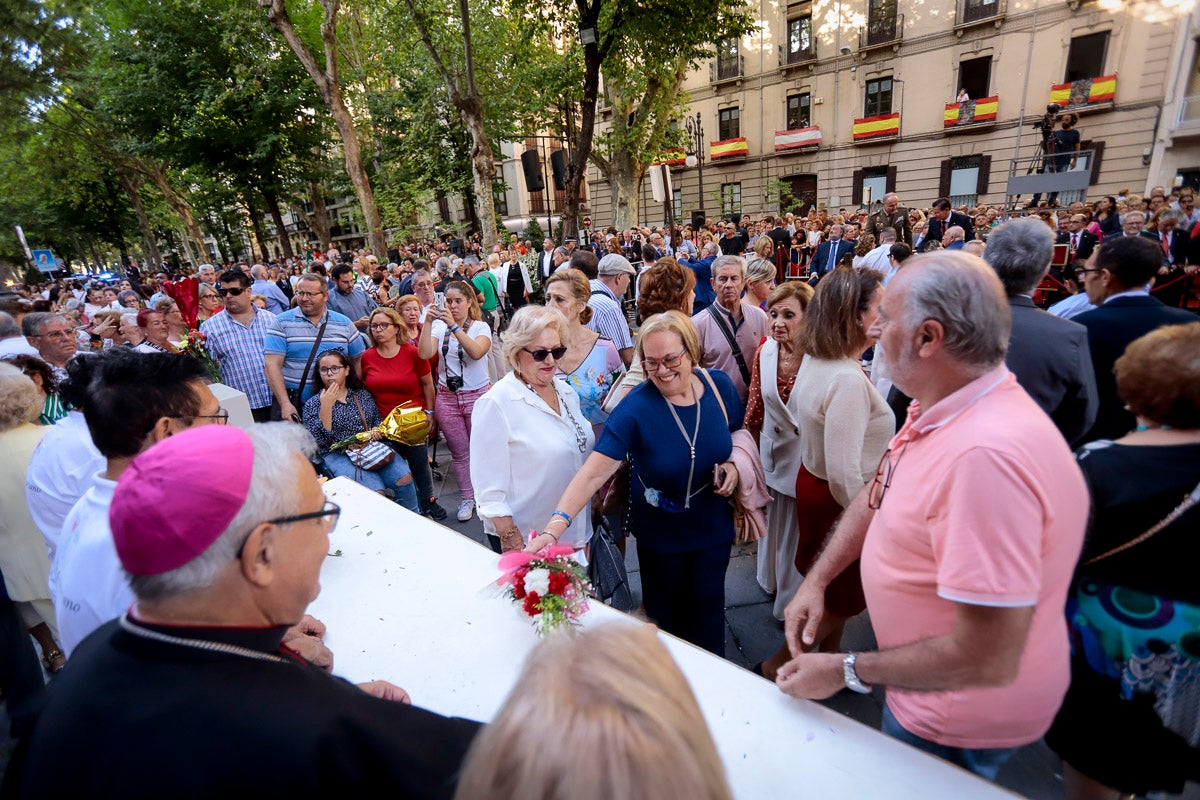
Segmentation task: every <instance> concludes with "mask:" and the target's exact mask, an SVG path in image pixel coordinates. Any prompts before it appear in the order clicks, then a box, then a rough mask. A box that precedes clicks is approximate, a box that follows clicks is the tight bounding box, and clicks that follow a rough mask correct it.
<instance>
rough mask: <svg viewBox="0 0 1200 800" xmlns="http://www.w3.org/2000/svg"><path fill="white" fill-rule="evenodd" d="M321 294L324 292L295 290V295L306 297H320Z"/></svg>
mask: <svg viewBox="0 0 1200 800" xmlns="http://www.w3.org/2000/svg"><path fill="white" fill-rule="evenodd" d="M323 294H325V293H324V292H296V297H302V298H306V299H307V298H309V297H320V296H321V295H323Z"/></svg>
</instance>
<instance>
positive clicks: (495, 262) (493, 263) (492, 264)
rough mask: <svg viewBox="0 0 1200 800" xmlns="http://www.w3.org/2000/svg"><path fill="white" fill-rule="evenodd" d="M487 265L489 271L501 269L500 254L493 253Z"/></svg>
mask: <svg viewBox="0 0 1200 800" xmlns="http://www.w3.org/2000/svg"><path fill="white" fill-rule="evenodd" d="M487 265H488V269H496V268H497V267H499V266H500V254H499V253H492V254H491V255H490V256H488V257H487Z"/></svg>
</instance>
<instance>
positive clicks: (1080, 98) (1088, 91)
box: [1050, 75, 1117, 106]
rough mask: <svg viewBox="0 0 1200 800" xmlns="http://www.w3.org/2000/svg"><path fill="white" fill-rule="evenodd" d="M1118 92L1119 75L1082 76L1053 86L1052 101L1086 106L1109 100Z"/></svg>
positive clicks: (1051, 88)
mask: <svg viewBox="0 0 1200 800" xmlns="http://www.w3.org/2000/svg"><path fill="white" fill-rule="evenodd" d="M1116 94H1117V76H1116V75H1102V76H1101V77H1099V78H1080V79H1079V80H1077V81H1074V82H1072V83H1060V84H1056V85H1055V86H1051V87H1050V102H1051V103H1058V104H1059V105H1060V106H1086V105H1091V104H1092V103H1105V102H1109V101H1111V100H1112V99H1113V97H1115V96H1116Z"/></svg>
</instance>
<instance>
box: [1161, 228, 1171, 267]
mask: <svg viewBox="0 0 1200 800" xmlns="http://www.w3.org/2000/svg"><path fill="white" fill-rule="evenodd" d="M1162 249H1163V258H1164V259H1166V260H1167V262H1168V263H1170V261H1171V232H1170V231H1164V232H1163V235H1162Z"/></svg>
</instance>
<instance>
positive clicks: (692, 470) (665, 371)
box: [526, 311, 742, 655]
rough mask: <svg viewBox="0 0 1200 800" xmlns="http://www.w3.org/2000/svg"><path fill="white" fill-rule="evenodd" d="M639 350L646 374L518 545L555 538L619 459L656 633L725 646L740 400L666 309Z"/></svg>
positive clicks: (646, 327)
mask: <svg viewBox="0 0 1200 800" xmlns="http://www.w3.org/2000/svg"><path fill="white" fill-rule="evenodd" d="M637 346H638V354H639V355H640V356H641V361H642V366H643V367H644V368H645V370H646V374H647V375H648V377H649V380H648V381H646V382H645V383H643V384H641V385H639V386H638V387H636V388H635V389H633V390H632V391H631V392H630V393H629V394H628V395H627V396H626V397H625V398H624V399H623V400H622V401H621V404H620V405H618V406H617V407H616V409H615V410H614V411H613V413H612V415H611V416H610V417H609V418H608V422H607V423H606V425H605V428H604V432H603V434H601V436H600V440H599V441H598V442H597V443H596V448H595V450H594V451H593V452H592V454H591V455H590V456H588V459H587V461H586V462H584V465H583V469H582V470H580V472H579V473H578V474H577V475H576V476H575V478H574V479H573V480H572V481H571V483H570V485H569V486H568V487H567V490H566V492H564V494H563V496H562V499H561V500H559V503H558V510H556V511H555V512H554V514H553V515H552V516H551V517H550V519H549V520H548V521H547V523H546V525H545V527H544V528H543V529H542V530H543V533H541V534H540V535H538V536H536V537H534V538H533V539H531V540H530V542H529V545H528V547H527V548H526V549H527V550H530V551H537V550H540V549H541V548H543V547H545V546H547V545H550V544H554V542H555V541H557V539H558V537H560V536H561V535H562V533H563V531H564V530H566V527H567V525H569V524H570V521H571V519H573V518H574V516H575V514H577V513H578V512H579V511H580V509H582V508H583V506H584V504H585V503H587V502H589V501H590V499H591V497H592V495H594V494H595V493H596V491H597V490H598V489H599V488H600V486H602V485H603V484H604V482H605V481H606V480H608V479H609V477H611V476H612V475H613V473H615V472H616V471H617V468H618V467H620V466H621V464H622V463H623V462H624V461H625V459H626V458H627V457H628V458H630V459H631V460H632V470H631V481H632V484H631V486H630V492H629V495H630V504H629V505H630V507H629V526H628V528H629V532H630V533H632V534H633V535H634V536H635V537H636V539H637V547H638V562H639V564H640V567H641V574H642V597H643V600H644V602H645V606H646V614H647V616H649V617H650V619H651V620H653V621H654V622H655V623H657V624H658V625H659V627H661V628H662V629H663V630H665V631H667V632H668V633H672V634H674V635H676V636H678V637H680V638H682V639H686V640H687V641H689V642H692V643H693V644H695V645H698V646H700V647H703V648H705V649H706V650H710V651H712V652H713V653H716V654H718V655H724V651H725V572H726V569H727V568H728V566H729V554H730V546H731V545H732V544H733V538H734V527H733V508H732V506H731V505H730V503H729V497H730V495H732V494H733V492H734V490H735V489H736V488H737V481H738V475H737V470H736V469H735V468H734V466H733V464H732V463H730V461H729V457H730V454H731V452H732V448H733V442H732V439H731V436H730V434H731V432H732V431H734V430H737V429H738V428H740V427H741V425H742V403H741V400H740V399H739V398H738V395H737V392H736V390H735V389H734V387H733V382H732V381H731V380H730V379H729V377H728V376H727V375H725V373H723V372H721V371H719V370H701V369H697V368H696V365H697V364H698V363H699V362H700V340H699V337H698V335H697V334H696V329H695V327H694V326H693V325H692V322H691V320H689V319H688V318H687V317H686V316H684V315H683V314H681V313H680V312H678V311H667V312H665V313H663V314H658V315H656V316H653V317H651V318H650V319H648V320H646V322H645V323H643V325H642V328H641V334H640V336H639V337H638V345H637Z"/></svg>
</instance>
